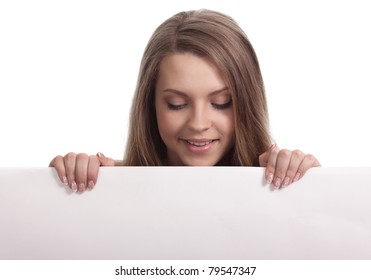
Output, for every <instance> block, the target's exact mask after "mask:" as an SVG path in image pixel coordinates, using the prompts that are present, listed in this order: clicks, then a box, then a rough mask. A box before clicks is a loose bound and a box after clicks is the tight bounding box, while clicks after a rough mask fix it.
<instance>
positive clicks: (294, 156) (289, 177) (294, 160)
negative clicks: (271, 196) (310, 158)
mask: <svg viewBox="0 0 371 280" xmlns="http://www.w3.org/2000/svg"><path fill="white" fill-rule="evenodd" d="M304 157H305V154H304V153H303V152H302V151H299V150H294V151H292V153H291V160H290V164H289V167H288V169H287V172H286V178H285V179H284V181H283V185H282V187H287V186H288V185H290V184H291V183H292V182H293V180H294V178H295V176H296V174H297V173H298V169H299V166H300V164H301V163H302V161H303V159H304Z"/></svg>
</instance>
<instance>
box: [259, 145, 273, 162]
mask: <svg viewBox="0 0 371 280" xmlns="http://www.w3.org/2000/svg"><path fill="white" fill-rule="evenodd" d="M275 147H276V144H273V145H272V146H270V147H269V149H268V150H267V151H266V152H264V153H262V154H261V155H260V156H259V165H260V167H266V166H267V164H268V159H269V156H270V155H271V153H272V151H273V150H274V148H275Z"/></svg>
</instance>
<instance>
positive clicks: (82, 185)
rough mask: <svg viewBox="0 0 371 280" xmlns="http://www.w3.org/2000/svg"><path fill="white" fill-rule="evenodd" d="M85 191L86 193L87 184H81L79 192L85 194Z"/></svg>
mask: <svg viewBox="0 0 371 280" xmlns="http://www.w3.org/2000/svg"><path fill="white" fill-rule="evenodd" d="M83 191H85V184H84V183H81V184H80V185H79V192H83Z"/></svg>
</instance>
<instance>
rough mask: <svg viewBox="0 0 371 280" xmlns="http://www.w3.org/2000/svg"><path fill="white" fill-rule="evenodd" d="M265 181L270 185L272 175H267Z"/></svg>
mask: <svg viewBox="0 0 371 280" xmlns="http://www.w3.org/2000/svg"><path fill="white" fill-rule="evenodd" d="M266 180H267V184H272V182H273V173H269V174H268V176H267V178H266Z"/></svg>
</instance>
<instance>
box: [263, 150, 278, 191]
mask: <svg viewBox="0 0 371 280" xmlns="http://www.w3.org/2000/svg"><path fill="white" fill-rule="evenodd" d="M278 152H279V148H278V147H277V146H276V145H275V146H274V147H272V150H271V152H270V154H269V158H268V160H267V167H266V169H265V180H266V182H267V184H271V183H272V182H273V178H274V173H275V170H276V161H277V156H278Z"/></svg>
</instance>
